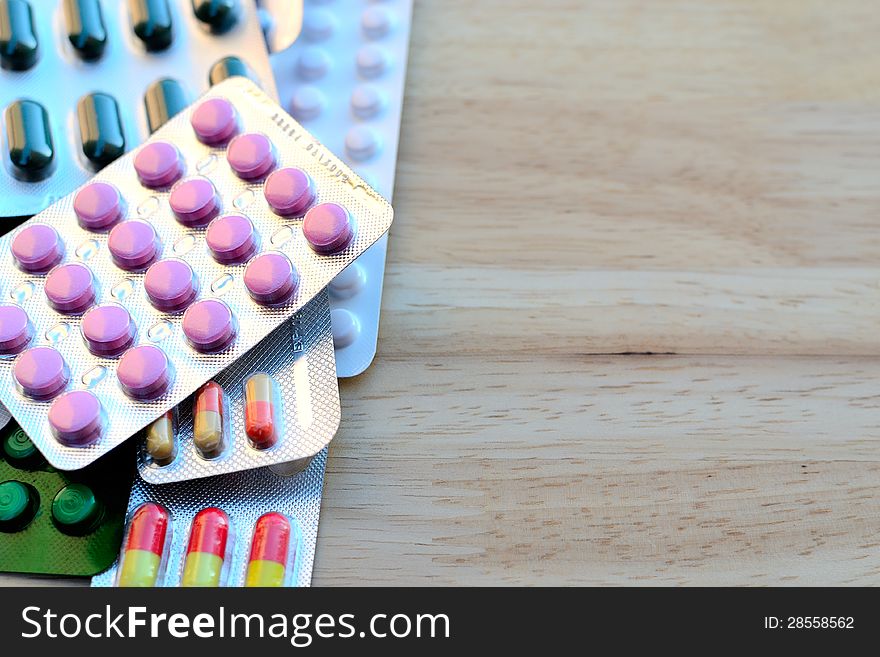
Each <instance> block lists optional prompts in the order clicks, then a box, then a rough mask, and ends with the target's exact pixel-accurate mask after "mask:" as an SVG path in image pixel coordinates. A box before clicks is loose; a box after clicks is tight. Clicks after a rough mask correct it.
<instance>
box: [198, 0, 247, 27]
mask: <svg viewBox="0 0 880 657" xmlns="http://www.w3.org/2000/svg"><path fill="white" fill-rule="evenodd" d="M238 2H239V0H192V7H193V13H194V14H195V16H196V18H197V19H199V20H200V21H201V22H202V23H204V24H205V25H206V26H207V27H208V28H209V29H210V30H211V32H213V33H214V34H223V33H224V32H227V31H229V29H231V28H232V26H233V25H235V23H236V22H237V21H238V13H239V6H238Z"/></svg>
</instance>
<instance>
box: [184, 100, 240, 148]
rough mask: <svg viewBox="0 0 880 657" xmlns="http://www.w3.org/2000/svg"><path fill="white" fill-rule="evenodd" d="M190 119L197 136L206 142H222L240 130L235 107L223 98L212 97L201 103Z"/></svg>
mask: <svg viewBox="0 0 880 657" xmlns="http://www.w3.org/2000/svg"><path fill="white" fill-rule="evenodd" d="M189 121H190V124H191V125H192V127H193V130H195V133H196V137H198V138H199V141H201V142H203V143H205V144H220V143H222V142H224V141H226V140H227V139H229V138H230V137H232V135H234V134H235V133H236V131H237V130H238V125H237V123H236V120H235V108H233V107H232V104H231V103H230V102H229V101H228V100H225V99H223V98H210V99H208V100H206V101H205V102H203V103H202V104H200V105H199V106H198V107H196V109H195V110H194V111H193V113H192V116H191V117H190V120H189Z"/></svg>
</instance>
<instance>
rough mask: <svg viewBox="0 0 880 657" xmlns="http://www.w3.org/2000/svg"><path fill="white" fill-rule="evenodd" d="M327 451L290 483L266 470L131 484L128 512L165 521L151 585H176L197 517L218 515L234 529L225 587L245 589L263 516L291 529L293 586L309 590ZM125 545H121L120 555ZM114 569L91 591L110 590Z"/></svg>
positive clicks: (114, 580) (99, 578)
mask: <svg viewBox="0 0 880 657" xmlns="http://www.w3.org/2000/svg"><path fill="white" fill-rule="evenodd" d="M326 459H327V450H326V449H325V450H322V451H321V452H320V453H319V454H318V455H317V456H316V457H315V458H314V459H312V462H311V463H310V464H309V466H308V468H306V469H305V470H303V471H302V472H300V473H299V474H297V475H295V476H293V477H281V476H278V475H276V474H274V473H273V472H271V471H270V470H268V469H266V468H260V469H257V470H247V471H244V472H237V473H234V474H227V475H221V476H219V477H211V478H207V479H199V480H196V481H189V482H178V483H173V484H164V485H161V486H157V485H154V484H150V483H147V482H145V481H143V480H142V479H140V478H136V479H135V483H134V487H133V489H132V493H131V497H130V498H129V502H128V509H129V512H130V513H131V512H133V511H134V510H135V509H137V508H138V507H140V506H141V505H142V504H144V503H146V502H152V503H155V504H159V505H162V506H163V507H164V508H165V509H167V510H168V512H169V514H170V518H171V527H170V528H171V536H170V545H169V546H168V551H167V555H166V558H165V559H164V563H163V564H162V566H161V570H162V572H161V573H159V575H160V578H159V579H157V583H159V584H160V585H161V586H165V587H177V586H180V585H181V580H182V573H183V570H184V560H185V558H186V553H187V546H188V542H189V535H190V529H191V526H192V522H193V519H194V518H195V516H196V514H198V513H199V511H201V510H203V509H205V508H208V507H217V508H219V509H222V510H223V511H224V512H225V513H226V514H227V515H228V517H229V520H230V523H231V525H232V527H233V529H234V541H233V543H234V545H233V546H232V550H231V551H230V553H229V557H228V561H229V562H228V564H224V567H226V568H228V576H227V577H226V579H225V584H226V586H243V585H244V584H245V578H246V573H247V570H248V560H249V558H250V551H251V540H252V538H253V534H254V526H255V524H256V522H257V520H258V519H259V518H260V517H261V516H263V515H264V514H266V513H273V512H274V513H280V514H283V515H284V516H287V517H288V518H290V519H291V520H292V521H293V522H295V523H296V526H297V529H298V532H299V545H298V550H297V554H296V558H295V560H294V563H293V566H292V567H293V568H295V573H294V577H292V578H291V581H290V583H291V584H293V585H295V586H309V585H310V583H311V579H312V566H313V564H314V558H315V544H316V542H317V538H318V520H319V516H320V511H321V495H322V492H323V485H324V468H325V464H326ZM125 547H126V544H125V543H123V550H124V549H125ZM117 570H118V563H117V564H114V565H113V566H112V567H111V568H110V569H109V570H107V571H105V572H103V573H101V574H100V575H96V576H95V577H93V578H92V586H114V585H115V584H116V583H117V581H118V578H117Z"/></svg>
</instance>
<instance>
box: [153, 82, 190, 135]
mask: <svg viewBox="0 0 880 657" xmlns="http://www.w3.org/2000/svg"><path fill="white" fill-rule="evenodd" d="M187 105H189V102H188V101H187V97H186V91H184V89H183V85H182V84H180V82H178V81H177V80H173V79H171V78H162V79H161V80H156V81H155V82H154V83H153V84H151V85H150V86H149V87H147V92H146V93H145V94H144V106H145V107H146V109H147V123H148V124H149V127H150V132H156V130H158V129H159V128H161V127H162V126H163V125H165V124H166V123H167V122H168V119H170V118H171V117H172V116H174V115H175V114H177V113H178V112H179V111H180V110H182V109H183V108H184V107H186V106H187Z"/></svg>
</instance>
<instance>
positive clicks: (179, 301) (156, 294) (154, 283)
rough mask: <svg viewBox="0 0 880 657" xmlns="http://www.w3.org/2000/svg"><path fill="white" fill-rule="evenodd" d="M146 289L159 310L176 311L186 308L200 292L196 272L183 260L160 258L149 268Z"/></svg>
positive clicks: (145, 282) (151, 301) (145, 281)
mask: <svg viewBox="0 0 880 657" xmlns="http://www.w3.org/2000/svg"><path fill="white" fill-rule="evenodd" d="M144 289H145V290H146V292H147V296H148V297H149V298H150V303H152V304H153V306H154V307H155V308H156V309H157V310H161V311H163V312H175V311H178V310H183V309H184V308H186V307H187V306H188V305H189V304H190V303H192V300H193V299H195V298H196V294H197V293H198V279H196V274H195V272H194V271H193V270H192V267H190V266H189V265H188V264H187V263H185V262H184V261H183V260H177V259H175V258H169V259H166V260H160V261H159V262H157V263H155V264H154V265H152V266H151V267H150V268H149V269H148V270H147V275H146V276H144Z"/></svg>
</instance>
